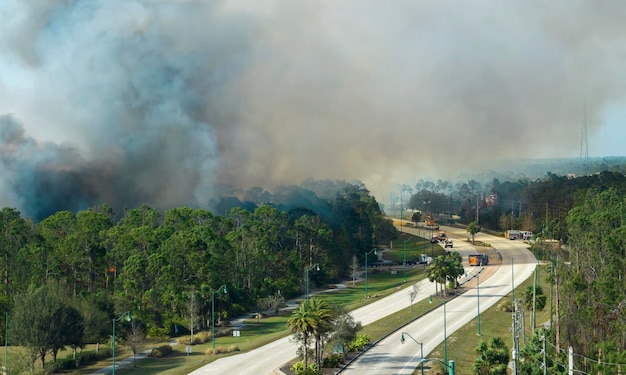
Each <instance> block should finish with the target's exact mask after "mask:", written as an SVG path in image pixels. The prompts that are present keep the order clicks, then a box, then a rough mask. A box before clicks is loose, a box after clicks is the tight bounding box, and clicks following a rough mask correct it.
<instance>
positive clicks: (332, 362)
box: [323, 353, 343, 368]
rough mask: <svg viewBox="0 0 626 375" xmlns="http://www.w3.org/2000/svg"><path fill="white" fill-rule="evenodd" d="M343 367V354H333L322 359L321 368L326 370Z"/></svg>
mask: <svg viewBox="0 0 626 375" xmlns="http://www.w3.org/2000/svg"><path fill="white" fill-rule="evenodd" d="M341 365H343V354H339V353H334V354H331V355H329V356H328V357H326V358H324V364H323V366H324V367H326V368H337V367H341Z"/></svg>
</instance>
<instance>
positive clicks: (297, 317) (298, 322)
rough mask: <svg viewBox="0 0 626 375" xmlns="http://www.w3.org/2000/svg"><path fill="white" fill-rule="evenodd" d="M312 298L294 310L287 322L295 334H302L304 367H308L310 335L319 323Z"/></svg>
mask: <svg viewBox="0 0 626 375" xmlns="http://www.w3.org/2000/svg"><path fill="white" fill-rule="evenodd" d="M311 300H312V299H309V300H305V301H304V302H302V304H300V306H299V307H298V308H297V309H296V310H294V312H293V313H292V314H291V317H289V319H288V320H287V324H288V325H289V328H290V329H291V332H292V333H294V334H302V355H303V357H304V368H307V367H308V364H309V363H308V359H309V357H308V344H309V336H310V335H311V334H312V333H313V330H314V327H315V326H316V325H317V324H318V323H317V319H316V315H315V313H314V312H313V310H312V309H311Z"/></svg>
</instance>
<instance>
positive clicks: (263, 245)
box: [0, 184, 396, 361]
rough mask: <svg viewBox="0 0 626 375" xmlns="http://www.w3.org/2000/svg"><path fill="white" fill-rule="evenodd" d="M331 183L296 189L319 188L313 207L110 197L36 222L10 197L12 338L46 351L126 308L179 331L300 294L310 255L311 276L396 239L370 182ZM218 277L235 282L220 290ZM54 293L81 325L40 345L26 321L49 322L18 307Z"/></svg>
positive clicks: (6, 295)
mask: <svg viewBox="0 0 626 375" xmlns="http://www.w3.org/2000/svg"><path fill="white" fill-rule="evenodd" d="M334 186H335V187H336V189H335V193H334V195H333V194H330V193H329V192H328V191H327V192H326V194H325V195H324V197H323V198H320V197H319V196H317V195H315V194H314V193H312V192H311V191H310V190H306V189H297V190H296V191H298V192H299V193H300V194H301V195H306V196H308V197H315V201H314V202H315V204H309V205H308V207H307V205H300V206H297V207H293V208H291V209H289V210H288V211H286V210H281V209H279V208H277V206H279V205H278V204H274V205H272V204H271V203H270V204H262V205H258V206H256V207H254V209H250V208H249V207H248V208H242V207H234V208H231V209H229V210H228V211H227V212H226V213H225V214H224V215H223V216H217V215H214V214H213V213H212V212H210V211H208V210H205V209H192V208H188V207H178V208H173V209H170V210H167V211H165V212H164V213H161V212H159V211H158V210H156V209H154V208H152V207H149V206H146V205H142V206H140V207H137V208H133V209H128V210H125V212H124V213H123V215H122V217H121V218H120V219H119V220H116V219H115V218H116V216H117V215H116V214H115V213H114V212H113V209H112V208H111V207H110V206H108V205H104V204H103V205H101V206H98V207H93V208H89V209H86V210H84V211H79V212H76V213H72V212H69V211H61V212H57V213H55V214H53V215H51V216H49V217H46V218H45V219H43V220H41V221H40V222H38V223H34V222H33V221H32V220H30V219H28V218H24V217H22V216H21V214H20V212H19V211H17V210H16V209H14V208H4V209H2V210H1V211H0V252H1V253H0V254H2V256H1V258H0V275H1V277H2V283H1V284H0V290H1V291H2V293H1V294H0V304H1V305H2V307H3V308H4V310H5V311H8V312H9V321H10V322H12V324H11V327H10V328H9V329H10V331H11V330H12V332H13V334H11V335H9V341H10V343H13V344H32V345H33V351H32V356H33V358H32V359H33V361H34V359H36V358H40V359H42V360H45V356H46V353H52V354H53V356H54V355H55V354H56V352H57V351H58V349H59V348H60V347H65V346H71V347H82V346H84V345H85V344H86V343H99V342H105V341H107V340H108V339H109V334H110V327H109V326H110V324H111V319H114V318H115V317H117V316H119V314H120V313H122V312H124V311H131V312H132V315H133V319H138V320H139V321H141V322H143V324H144V325H145V328H146V330H147V332H148V334H150V335H154V336H168V335H169V336H174V335H176V334H177V333H178V334H185V333H188V332H190V331H193V330H200V329H206V328H208V327H210V325H211V323H212V321H213V320H215V322H220V321H224V320H228V319H229V318H230V317H233V316H238V315H240V314H243V313H245V312H247V311H255V310H256V309H258V308H259V306H260V305H262V304H264V303H265V302H264V301H266V300H267V299H268V297H272V296H277V295H280V296H282V297H285V298H288V297H292V296H296V295H300V294H303V293H304V288H305V277H304V276H305V270H306V268H307V267H310V266H311V265H313V264H318V263H319V265H320V271H319V272H312V273H310V274H309V282H310V285H311V287H314V286H316V285H323V284H325V283H328V282H333V281H339V280H342V279H345V277H347V276H348V275H347V272H348V269H349V267H348V265H349V264H350V263H351V262H352V261H353V258H354V257H357V258H358V259H361V258H363V257H364V252H365V251H366V250H369V249H371V248H372V247H374V246H375V245H374V244H376V243H379V242H383V243H385V242H388V241H389V240H390V239H392V238H394V237H395V236H396V230H395V228H394V227H393V224H392V223H391V221H389V220H388V219H386V218H385V217H384V215H383V212H382V211H381V210H380V208H379V205H378V203H377V202H376V200H375V199H374V197H372V196H371V195H370V194H369V191H368V190H367V189H365V188H364V186H362V185H353V184H343V185H341V186H338V185H334ZM309 201H310V202H311V201H313V200H312V199H310V200H309ZM285 207H286V206H284V205H283V206H282V208H285ZM318 212H320V213H321V214H318ZM361 263H362V261H361ZM222 285H226V286H227V289H228V293H227V294H224V293H215V291H216V290H217V289H218V288H219V287H220V286H222ZM50 291H54V293H50ZM51 294H53V295H54V298H53V299H51V300H49V301H48V300H46V303H42V304H41V305H42V306H49V308H50V309H52V310H50V311H47V312H46V313H47V314H57V315H58V316H59V317H66V316H68V318H67V319H69V321H73V323H74V324H75V327H76V329H75V330H74V331H76V332H80V333H81V334H80V335H78V336H76V337H64V336H61V337H60V336H58V335H57V336H56V337H55V338H54V340H53V339H52V338H51V337H49V338H42V340H43V341H42V340H40V341H38V342H37V343H36V345H35V344H33V343H32V342H29V341H28V340H27V336H32V335H34V333H35V331H33V330H32V329H30V330H28V329H26V328H28V327H31V328H33V329H34V327H39V328H38V329H36V331H39V330H41V329H43V327H41V326H38V325H36V324H35V317H32V316H30V315H27V316H24V315H21V316H20V315H18V314H22V313H23V311H24V310H27V309H29V308H28V307H25V305H24V304H23V303H22V302H23V301H32V300H33V298H39V297H36V296H40V295H48V296H50V295H51ZM50 298H51V297H50ZM212 298H215V305H214V306H215V317H212V316H211V313H212V308H211V307H212V304H211V302H212ZM33 303H34V304H36V303H35V302H33ZM41 314H44V312H40V316H42V315H41ZM31 315H32V314H31ZM57 315H54V316H57ZM29 317H30V318H29ZM27 318H28V319H32V320H30V321H29V320H28V319H27ZM61 320H63V319H60V318H59V321H61ZM63 321H64V322H67V320H63ZM16 322H20V324H21V326H19V327H18V324H17V323H16ZM97 322H101V323H102V324H96V323H97ZM68 324H69V323H68ZM65 327H66V328H67V326H65ZM96 327H100V328H96ZM87 328H89V330H88V329H87ZM50 329H51V330H52V327H50ZM48 334H49V335H53V333H52V332H51V331H49V332H48ZM35 349H36V350H35Z"/></svg>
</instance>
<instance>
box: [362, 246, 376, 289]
mask: <svg viewBox="0 0 626 375" xmlns="http://www.w3.org/2000/svg"><path fill="white" fill-rule="evenodd" d="M371 252H373V253H374V255H377V252H376V248H373V249H372V250H370V251H368V252H366V253H365V298H367V296H368V294H367V255H368V254H369V253H371Z"/></svg>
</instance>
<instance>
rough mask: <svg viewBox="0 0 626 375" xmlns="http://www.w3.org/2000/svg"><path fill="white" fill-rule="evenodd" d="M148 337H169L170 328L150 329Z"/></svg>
mask: <svg viewBox="0 0 626 375" xmlns="http://www.w3.org/2000/svg"><path fill="white" fill-rule="evenodd" d="M147 334H148V336H150V337H168V336H169V329H168V328H158V327H148V332H147Z"/></svg>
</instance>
